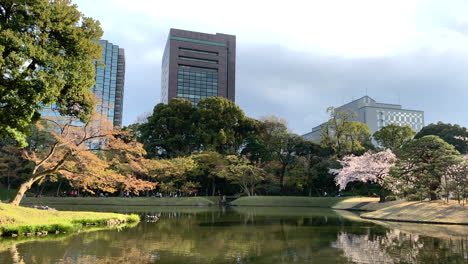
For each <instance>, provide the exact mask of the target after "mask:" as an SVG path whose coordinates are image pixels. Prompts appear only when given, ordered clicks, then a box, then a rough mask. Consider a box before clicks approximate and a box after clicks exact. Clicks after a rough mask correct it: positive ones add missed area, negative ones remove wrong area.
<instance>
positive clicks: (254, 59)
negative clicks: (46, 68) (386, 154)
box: [73, 0, 468, 134]
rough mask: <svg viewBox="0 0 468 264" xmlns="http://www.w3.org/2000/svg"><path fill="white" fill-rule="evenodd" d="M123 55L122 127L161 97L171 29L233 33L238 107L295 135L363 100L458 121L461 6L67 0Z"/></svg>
mask: <svg viewBox="0 0 468 264" xmlns="http://www.w3.org/2000/svg"><path fill="white" fill-rule="evenodd" d="M73 2H74V3H76V4H77V5H78V7H79V10H80V11H81V12H83V13H84V14H85V15H86V16H90V17H93V18H95V19H97V20H99V21H100V22H101V26H102V28H103V30H104V36H103V39H107V40H109V41H111V42H112V43H114V44H117V45H119V46H120V47H121V48H124V49H125V56H126V76H125V99H124V116H123V119H124V124H130V123H133V122H135V120H136V119H137V117H138V116H141V115H142V114H143V113H145V112H149V111H152V109H153V107H154V106H155V105H156V104H157V103H159V102H160V74H161V58H162V54H163V50H164V45H165V43H166V39H167V36H168V33H169V29H170V28H179V29H186V30H192V31H199V32H205V33H212V34H214V33H216V32H219V33H226V34H232V35H236V37H237V58H236V59H237V66H236V103H237V104H238V105H239V106H240V107H241V108H242V109H243V110H244V111H245V112H246V114H247V115H248V116H250V117H253V118H259V117H261V116H264V115H276V116H279V117H282V118H286V119H287V120H288V121H289V126H290V128H291V129H292V131H293V132H295V133H298V134H303V133H306V132H309V131H310V130H311V128H312V127H314V126H316V125H319V124H320V123H321V122H324V121H325V120H326V119H327V115H326V113H325V109H326V108H327V107H328V106H340V105H342V104H343V103H346V102H349V101H351V100H353V99H358V98H360V97H362V96H364V95H366V91H367V94H368V95H369V96H370V97H372V98H374V99H375V100H377V102H382V103H394V104H398V103H400V104H402V105H403V108H406V109H414V110H423V111H424V112H425V120H426V124H429V123H433V122H437V121H443V122H447V123H458V124H461V125H463V126H468V1H466V0H450V1H440V0H433V1H422V0H421V1H420V0H388V1H378V0H362V1H361V0H353V1H349V0H342V1H339V0H321V1H313V0H309V1H274V0H269V1H257V0H255V1H253V0H249V1H243V0H237V1H229V3H230V4H229V5H228V4H224V3H225V2H226V3H228V2H227V1H222V0H214V1H203V0H199V1H190V0H188V1H185V0H178V1H155V0H133V1H128V0H74V1H73Z"/></svg>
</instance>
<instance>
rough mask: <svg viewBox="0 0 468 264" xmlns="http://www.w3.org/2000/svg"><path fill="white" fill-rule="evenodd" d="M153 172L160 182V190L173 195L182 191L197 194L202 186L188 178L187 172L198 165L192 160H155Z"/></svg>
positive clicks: (188, 158)
mask: <svg viewBox="0 0 468 264" xmlns="http://www.w3.org/2000/svg"><path fill="white" fill-rule="evenodd" d="M152 163H153V167H152V169H151V170H152V171H153V173H154V174H155V175H156V179H157V180H158V182H160V186H159V190H160V191H161V192H163V193H171V192H175V191H177V190H179V189H180V190H182V191H183V192H184V193H187V194H190V193H196V192H197V188H198V187H199V186H200V185H199V184H198V183H196V182H191V181H189V179H188V178H187V172H189V171H192V170H194V169H195V168H196V166H197V164H196V163H195V161H194V160H193V159H192V158H190V157H187V158H174V159H167V160H153V161H152Z"/></svg>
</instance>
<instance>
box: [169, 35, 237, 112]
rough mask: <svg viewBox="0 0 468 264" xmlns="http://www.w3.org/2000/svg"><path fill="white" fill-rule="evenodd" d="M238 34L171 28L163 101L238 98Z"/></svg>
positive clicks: (194, 102) (195, 102) (195, 101)
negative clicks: (218, 97)
mask: <svg viewBox="0 0 468 264" xmlns="http://www.w3.org/2000/svg"><path fill="white" fill-rule="evenodd" d="M235 82H236V36H233V35H226V34H220V33H216V34H206V33H199V32H193V31H186V30H179V29H171V30H170V31H169V37H168V39H167V43H166V48H165V50H164V55H163V59H162V68H161V101H162V102H163V103H167V102H168V101H169V99H171V98H185V99H188V100H189V101H190V102H192V103H193V104H197V103H198V101H200V100H201V99H203V98H206V97H210V96H221V97H225V98H227V99H229V100H231V101H234V100H235V84H236V83H235Z"/></svg>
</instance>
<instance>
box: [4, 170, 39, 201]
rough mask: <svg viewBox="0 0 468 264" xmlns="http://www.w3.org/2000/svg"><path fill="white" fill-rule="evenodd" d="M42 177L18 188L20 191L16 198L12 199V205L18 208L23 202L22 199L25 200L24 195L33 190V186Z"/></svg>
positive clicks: (30, 180) (17, 192)
mask: <svg viewBox="0 0 468 264" xmlns="http://www.w3.org/2000/svg"><path fill="white" fill-rule="evenodd" d="M39 178H40V177H37V178H31V179H29V180H28V181H26V182H25V183H23V184H21V185H20V187H19V188H18V191H16V194H15V196H13V198H11V200H10V204H11V205H15V206H18V205H19V204H20V202H21V199H23V196H24V193H26V192H27V191H28V190H29V189H31V186H32V185H33V184H34V182H36V181H37V180H38V179H39Z"/></svg>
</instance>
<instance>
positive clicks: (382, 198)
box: [379, 193, 385, 203]
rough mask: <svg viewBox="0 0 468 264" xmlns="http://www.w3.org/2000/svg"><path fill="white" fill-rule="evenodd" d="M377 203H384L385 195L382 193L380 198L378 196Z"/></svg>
mask: <svg viewBox="0 0 468 264" xmlns="http://www.w3.org/2000/svg"><path fill="white" fill-rule="evenodd" d="M379 198H380V199H379V203H385V194H384V193H380V196H379Z"/></svg>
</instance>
